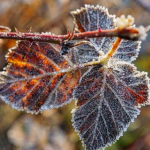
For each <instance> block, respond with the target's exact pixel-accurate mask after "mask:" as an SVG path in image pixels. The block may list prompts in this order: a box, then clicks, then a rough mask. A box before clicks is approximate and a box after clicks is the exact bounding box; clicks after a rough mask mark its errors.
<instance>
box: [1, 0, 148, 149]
mask: <svg viewBox="0 0 150 150" xmlns="http://www.w3.org/2000/svg"><path fill="white" fill-rule="evenodd" d="M84 4H92V5H97V4H99V5H102V6H105V7H107V8H109V12H110V14H116V16H120V15H121V14H125V15H129V14H130V15H132V16H133V17H134V18H135V23H136V25H137V26H139V25H144V26H148V25H150V0H141V1H140V0H0V25H3V26H8V27H10V28H11V29H12V31H14V27H16V28H17V29H18V30H19V31H21V32H27V31H28V29H29V28H30V27H32V32H39V33H40V32H46V31H50V32H53V33H55V34H66V33H67V26H69V27H70V28H72V27H73V22H72V16H71V15H70V13H69V12H70V11H71V10H75V9H78V8H80V7H82V6H84ZM15 42H16V41H15V40H0V70H2V69H3V67H4V66H6V61H5V54H6V53H7V52H8V49H9V48H11V47H13V46H15ZM134 63H135V64H136V66H137V67H138V70H142V71H148V72H149V73H150V32H149V36H148V38H147V39H146V41H144V42H143V43H142V48H141V51H140V55H139V57H138V59H137V60H136V61H135V62H134ZM149 76H150V74H149ZM73 108H74V102H72V103H71V104H69V105H67V106H64V107H62V108H59V109H51V110H49V111H44V112H43V113H41V114H38V115H31V114H27V113H26V112H19V111H17V110H14V109H12V108H11V106H8V105H6V104H5V103H4V102H2V101H1V100H0V150H84V148H83V147H82V144H81V141H79V138H78V136H77V133H75V131H74V129H73V127H72V123H71V110H72V109H73ZM149 141H150V106H145V107H142V108H141V114H140V115H139V116H138V118H137V119H136V120H135V122H134V123H131V125H130V127H129V128H128V130H127V132H125V133H124V134H123V136H122V137H121V138H120V139H119V140H118V141H117V142H116V143H115V144H113V146H111V147H108V148H106V150H150V142H149Z"/></svg>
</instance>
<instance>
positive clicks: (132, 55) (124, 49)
mask: <svg viewBox="0 0 150 150" xmlns="http://www.w3.org/2000/svg"><path fill="white" fill-rule="evenodd" d="M72 15H73V17H74V23H75V25H76V29H77V31H79V32H84V31H94V30H98V29H99V27H100V28H101V29H112V28H115V27H116V24H115V21H116V18H115V16H114V15H110V14H109V13H108V10H107V8H105V7H102V6H96V7H94V6H90V5H85V7H84V8H81V9H80V10H78V11H73V12H72ZM115 39H116V38H115V37H103V38H102V37H100V38H91V39H89V40H90V42H91V43H92V44H93V46H94V47H95V49H96V50H97V51H99V52H100V53H102V54H103V55H104V54H106V53H107V52H108V51H109V50H110V49H111V48H112V43H114V41H115ZM139 48H140V42H137V41H129V40H122V43H121V44H120V47H119V48H118V50H117V52H116V53H115V54H114V56H113V58H115V59H118V60H124V61H128V62H131V61H133V60H135V59H136V57H137V56H138V53H139Z"/></svg>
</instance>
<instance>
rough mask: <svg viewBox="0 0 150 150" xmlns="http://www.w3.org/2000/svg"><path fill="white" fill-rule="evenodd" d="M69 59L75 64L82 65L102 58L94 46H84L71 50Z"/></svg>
mask: <svg viewBox="0 0 150 150" xmlns="http://www.w3.org/2000/svg"><path fill="white" fill-rule="evenodd" d="M68 57H69V58H70V59H71V60H72V62H74V63H75V64H82V63H87V62H91V61H97V60H98V59H99V57H100V54H99V53H98V52H97V51H96V50H95V48H94V47H93V46H91V45H89V44H82V45H79V46H76V47H73V48H72V49H70V52H69V54H68Z"/></svg>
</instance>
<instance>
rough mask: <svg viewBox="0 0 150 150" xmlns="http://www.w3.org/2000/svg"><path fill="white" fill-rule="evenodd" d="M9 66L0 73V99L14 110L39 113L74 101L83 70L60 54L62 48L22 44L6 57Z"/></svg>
mask: <svg viewBox="0 0 150 150" xmlns="http://www.w3.org/2000/svg"><path fill="white" fill-rule="evenodd" d="M7 61H8V63H9V65H8V66H7V67H6V68H5V70H6V72H1V73H0V98H1V99H2V100H3V101H5V102H6V103H8V104H11V105H12V107H13V108H16V109H18V110H23V109H26V110H27V111H28V112H35V113H38V112H39V111H43V110H44V109H50V108H57V107H59V106H62V105H64V104H67V103H69V102H70V101H71V98H72V92H73V89H74V88H75V87H76V86H77V84H78V81H79V78H80V71H79V70H73V71H70V72H64V73H63V72H60V73H59V71H62V70H64V69H66V68H69V67H71V66H72V64H71V61H69V60H67V58H66V59H65V58H64V57H63V56H61V55H60V46H56V45H54V44H48V43H37V42H33V43H30V42H28V41H21V42H19V43H18V44H17V46H16V47H14V48H13V49H11V50H10V52H9V53H8V54H7Z"/></svg>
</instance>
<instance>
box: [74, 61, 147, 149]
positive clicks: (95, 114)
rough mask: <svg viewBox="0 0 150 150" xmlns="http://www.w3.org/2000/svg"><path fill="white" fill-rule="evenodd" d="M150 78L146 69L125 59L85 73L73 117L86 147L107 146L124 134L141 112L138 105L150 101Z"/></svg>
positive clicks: (75, 93)
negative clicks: (135, 65)
mask: <svg viewBox="0 0 150 150" xmlns="http://www.w3.org/2000/svg"><path fill="white" fill-rule="evenodd" d="M148 82H149V79H148V77H147V74H146V73H144V72H142V73H140V72H139V71H137V70H136V68H135V67H134V66H133V65H130V64H128V63H123V62H118V63H116V65H115V66H114V65H112V66H111V65H110V66H109V67H108V66H102V65H97V66H95V67H92V68H90V69H89V70H88V71H87V72H86V73H85V74H84V75H83V76H82V79H81V80H80V83H79V86H78V87H77V88H76V89H75V92H74V97H75V98H76V99H77V108H76V109H75V110H74V111H73V119H72V120H73V126H74V128H75V130H76V131H77V132H79V136H80V138H81V139H82V141H83V144H84V145H85V146H86V149H87V150H98V149H99V148H105V147H106V146H108V145H111V144H112V143H113V142H115V141H116V140H117V139H118V138H119V137H120V136H121V135H122V134H123V131H125V130H126V128H127V127H128V126H129V123H130V122H131V121H133V120H134V118H136V117H137V115H138V114H139V112H140V111H139V109H138V108H136V106H141V105H145V104H147V103H149V102H148V98H149V87H148Z"/></svg>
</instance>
